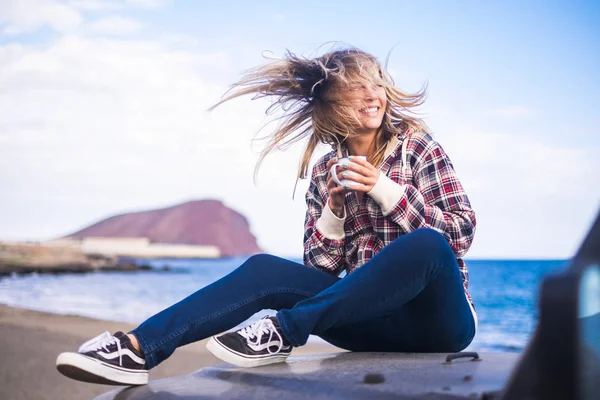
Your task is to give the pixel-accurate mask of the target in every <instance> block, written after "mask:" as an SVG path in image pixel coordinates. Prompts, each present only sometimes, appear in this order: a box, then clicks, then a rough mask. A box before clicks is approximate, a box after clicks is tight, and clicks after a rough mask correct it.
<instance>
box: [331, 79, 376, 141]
mask: <svg viewBox="0 0 600 400" xmlns="http://www.w3.org/2000/svg"><path fill="white" fill-rule="evenodd" d="M339 98H340V99H341V100H342V101H343V102H344V103H346V104H348V105H349V106H351V107H352V109H353V111H354V113H355V115H356V117H357V119H358V121H360V124H359V126H357V127H356V133H374V132H376V131H377V129H379V127H380V126H381V123H382V121H383V116H384V114H385V107H386V105H387V97H386V94H385V89H384V88H383V86H382V85H378V84H375V83H373V82H370V81H368V80H367V79H365V78H360V77H358V78H354V79H351V80H350V81H349V82H348V84H346V85H344V86H342V87H340V88H339Z"/></svg>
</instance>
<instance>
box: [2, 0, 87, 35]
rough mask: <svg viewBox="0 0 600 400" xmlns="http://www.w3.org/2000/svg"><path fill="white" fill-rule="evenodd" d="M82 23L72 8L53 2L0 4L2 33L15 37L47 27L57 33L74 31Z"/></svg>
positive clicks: (14, 0) (23, 0) (29, 0)
mask: <svg viewBox="0 0 600 400" xmlns="http://www.w3.org/2000/svg"><path fill="white" fill-rule="evenodd" d="M82 22H83V17H82V15H81V14H80V13H79V12H78V11H77V10H76V9H75V8H73V7H71V6H69V5H68V4H64V3H61V2H58V1H55V0H5V1H3V2H0V28H1V29H2V33H4V34H8V35H16V34H21V33H26V32H33V31H35V30H37V29H38V28H41V27H45V26H48V27H50V28H52V29H54V30H57V31H59V32H67V31H71V30H73V29H76V28H77V27H79V25H81V23H82Z"/></svg>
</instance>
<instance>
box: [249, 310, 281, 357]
mask: <svg viewBox="0 0 600 400" xmlns="http://www.w3.org/2000/svg"><path fill="white" fill-rule="evenodd" d="M238 334H239V335H241V336H242V337H243V338H245V339H246V342H247V343H248V344H251V345H254V346H258V345H260V339H261V338H262V335H264V334H269V340H267V351H268V352H269V354H275V353H279V352H280V351H281V349H282V348H283V337H281V335H280V334H279V332H277V328H276V327H275V325H273V321H271V320H270V319H269V318H267V317H265V318H263V319H261V320H260V321H258V322H255V323H253V324H252V325H250V326H247V327H245V328H243V329H240V330H239V331H238ZM274 335H277V338H278V339H279V346H278V347H277V350H276V351H271V340H272V339H273V336H274ZM254 338H256V339H255V340H254Z"/></svg>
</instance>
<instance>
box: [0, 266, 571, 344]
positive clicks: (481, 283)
mask: <svg viewBox="0 0 600 400" xmlns="http://www.w3.org/2000/svg"><path fill="white" fill-rule="evenodd" d="M243 261H244V258H228V259H218V260H164V259H157V260H144V261H143V262H144V263H145V264H148V265H150V266H152V267H153V269H152V270H151V271H140V272H95V273H89V274H64V275H44V274H40V275H38V274H32V275H26V276H16V275H15V276H10V277H5V278H0V304H5V305H9V306H14V307H21V308H27V309H31V310H37V311H45V312H50V313H54V314H63V315H80V316H84V317H91V318H97V319H104V320H111V321H122V322H130V323H134V324H137V323H141V322H142V321H144V320H145V319H146V318H148V317H150V316H151V315H153V314H155V313H156V312H158V311H160V310H162V309H163V308H165V307H167V306H169V305H171V304H173V303H175V302H177V301H179V300H181V299H183V298H184V297H186V296H187V295H189V294H190V293H192V292H194V291H196V290H198V289H200V288H202V287H204V286H206V285H208V284H210V283H211V282H213V281H215V280H217V279H219V278H221V277H222V276H224V275H226V274H227V273H229V272H231V271H232V270H233V269H235V268H236V267H237V266H239V265H240V264H241V263H242V262H243ZM294 261H298V260H294ZM466 261H467V266H468V268H469V273H470V285H469V289H470V292H471V295H472V297H473V301H474V302H475V307H476V310H477V315H478V318H479V329H478V331H477V334H476V336H475V339H474V341H473V343H471V345H470V346H469V348H468V350H473V351H500V352H520V351H522V350H523V349H524V347H525V346H526V344H527V342H528V340H529V337H530V336H531V334H532V332H533V330H534V328H535V324H536V322H537V319H538V310H537V306H538V295H539V285H540V283H541V281H542V278H543V276H544V275H546V274H549V273H554V272H559V271H561V270H562V269H563V268H564V267H565V266H566V265H567V263H568V261H566V260H466ZM166 266H168V267H169V269H168V271H164V270H163V269H164V267H166ZM268 313H269V311H264V312H261V313H258V314H256V315H254V316H253V317H252V318H251V320H255V319H258V318H260V317H262V316H263V315H266V314H268ZM99 333H100V332H99ZM310 341H311V342H320V341H321V339H319V338H317V337H311V339H310Z"/></svg>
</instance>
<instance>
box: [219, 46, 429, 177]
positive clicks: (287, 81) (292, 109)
mask: <svg viewBox="0 0 600 400" xmlns="http://www.w3.org/2000/svg"><path fill="white" fill-rule="evenodd" d="M358 77H360V78H363V79H365V80H367V81H368V82H370V83H371V84H373V85H380V86H382V87H383V88H384V89H385V93H386V96H387V106H386V109H385V116H384V119H383V122H382V125H381V129H379V131H378V133H377V136H376V143H375V152H374V154H372V155H369V159H370V160H372V162H371V163H372V164H373V165H374V166H376V167H377V166H379V165H380V164H381V162H382V161H383V157H384V153H385V150H386V146H387V143H388V141H389V140H390V139H391V138H392V137H394V136H397V135H399V134H410V133H411V132H417V131H424V132H429V129H428V128H427V125H426V124H425V122H424V121H423V120H422V119H420V118H418V117H416V116H415V112H414V108H415V107H418V106H420V105H422V104H423V102H424V101H425V97H426V86H423V88H422V89H421V90H420V91H418V92H417V93H414V94H411V93H407V92H404V91H401V90H400V89H398V88H397V87H396V86H395V85H394V81H393V79H392V78H391V76H390V75H389V74H388V73H387V72H386V71H385V69H384V68H383V67H382V65H381V64H380V63H379V61H378V60H377V59H376V58H375V57H374V56H372V55H370V54H368V53H366V52H364V51H362V50H359V49H357V48H354V47H348V48H343V49H339V50H334V51H330V52H327V53H325V54H323V55H322V56H320V57H316V58H304V57H300V56H297V55H295V54H293V53H291V52H290V51H287V52H286V54H285V55H284V57H283V58H281V59H272V61H271V62H269V63H267V64H265V65H262V66H259V67H256V68H253V69H250V70H248V71H247V72H246V74H245V75H244V76H243V77H242V78H241V79H240V80H239V81H238V82H236V83H234V84H233V85H232V86H231V87H230V88H229V90H228V91H227V92H226V93H225V95H224V96H223V98H222V99H221V100H220V101H219V102H218V103H217V104H215V105H213V106H212V107H211V108H210V109H209V110H212V109H214V108H215V107H217V106H219V105H220V104H222V103H224V102H226V101H229V100H231V99H234V98H236V97H240V96H243V95H246V94H253V95H254V97H253V99H258V98H263V97H271V98H273V100H274V102H273V104H271V105H270V106H269V107H268V108H267V110H266V114H267V115H271V114H274V113H275V112H276V111H283V113H281V116H279V117H277V118H276V119H275V120H276V121H277V122H278V124H277V127H276V129H275V131H274V132H273V133H272V134H271V135H269V136H268V137H267V139H268V145H267V146H266V147H265V148H264V149H263V151H262V153H261V155H260V157H259V159H258V162H257V164H256V168H255V176H256V173H257V171H258V169H259V167H260V164H261V163H262V161H263V160H264V158H265V157H266V156H267V155H268V154H269V153H270V152H271V151H273V150H274V149H278V150H285V149H287V148H288V147H289V146H290V145H292V144H294V143H296V142H298V141H300V140H302V139H305V138H307V137H308V142H307V144H306V148H305V150H304V154H303V155H302V159H301V163H300V167H299V169H298V173H297V178H299V179H304V178H306V177H307V175H308V167H309V164H310V160H311V158H312V155H313V153H314V151H315V149H316V148H317V146H318V145H319V144H320V143H321V144H327V145H331V146H332V147H334V148H339V147H340V146H341V145H342V143H343V142H344V141H345V140H346V139H347V138H349V137H352V136H354V135H356V134H355V133H354V127H355V126H356V124H357V123H358V122H359V121H358V117H357V115H356V113H355V112H354V110H353V108H352V107H351V106H350V105H349V104H346V103H344V102H342V101H339V100H337V99H335V96H334V91H332V88H340V87H342V88H343V87H344V86H345V85H349V84H350V83H352V81H353V80H354V79H356V78H358Z"/></svg>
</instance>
